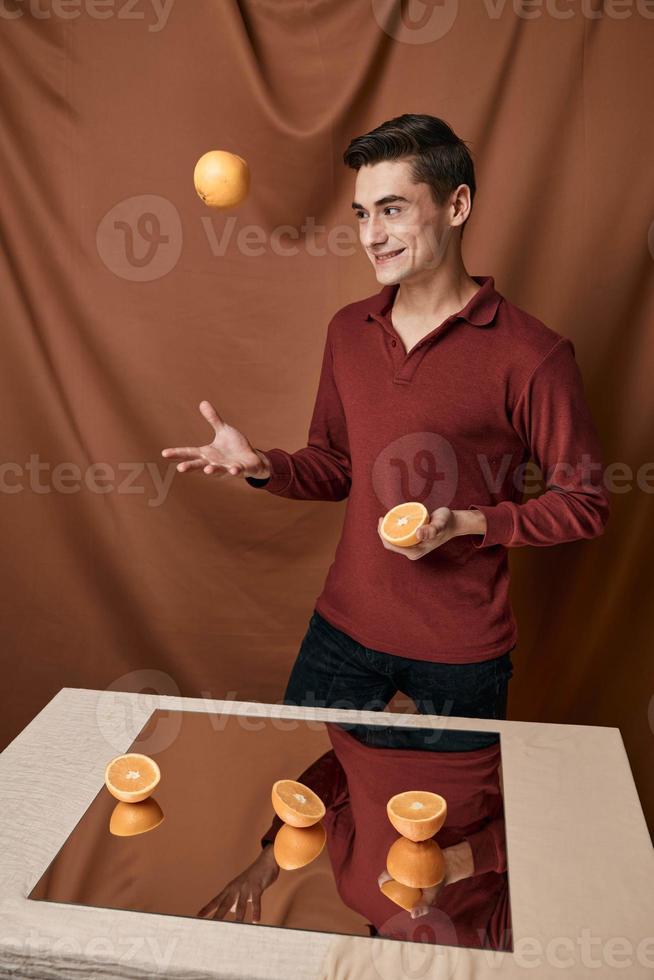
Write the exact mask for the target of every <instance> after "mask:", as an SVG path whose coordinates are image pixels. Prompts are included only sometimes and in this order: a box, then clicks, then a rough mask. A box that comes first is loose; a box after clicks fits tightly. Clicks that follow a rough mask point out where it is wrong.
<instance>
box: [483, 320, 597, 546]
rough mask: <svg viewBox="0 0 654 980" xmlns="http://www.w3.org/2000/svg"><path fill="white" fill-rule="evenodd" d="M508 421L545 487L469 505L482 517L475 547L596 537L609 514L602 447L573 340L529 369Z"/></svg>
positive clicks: (563, 340) (560, 344)
mask: <svg viewBox="0 0 654 980" xmlns="http://www.w3.org/2000/svg"><path fill="white" fill-rule="evenodd" d="M512 424H513V427H514V428H515V430H516V432H517V433H518V435H519V436H520V438H521V439H522V441H523V443H524V445H525V447H526V448H527V449H529V451H530V453H531V456H532V458H533V460H534V461H535V462H536V464H537V465H538V467H539V468H540V470H541V472H542V473H543V476H544V479H545V483H546V487H547V489H546V490H545V492H544V493H542V494H541V495H540V496H539V497H536V498H532V499H530V500H527V501H526V502H524V503H515V502H513V501H509V500H503V501H500V502H499V503H497V504H495V505H494V506H486V505H479V506H478V505H477V504H471V505H470V507H469V508H468V509H473V510H479V511H481V512H482V513H483V514H484V515H485V516H486V522H487V530H486V534H485V535H484V537H483V538H482V539H481V540H479V539H478V538H477V537H476V536H474V535H473V544H474V546H475V547H476V548H485V547H491V546H493V545H498V544H499V545H504V546H505V547H510V548H514V547H520V546H524V545H536V546H547V545H555V544H562V543H564V542H566V541H576V540H578V539H579V538H594V537H597V536H598V535H600V534H602V532H603V530H604V527H605V525H606V522H607V520H608V517H609V511H610V504H609V495H608V492H607V490H606V488H605V487H604V484H603V480H602V473H603V467H602V462H601V447H600V442H599V437H598V435H597V431H596V429H595V425H594V423H593V420H592V417H591V415H590V411H589V409H588V405H587V404H586V400H585V397H584V388H583V380H582V377H581V372H580V370H579V367H578V365H577V362H576V360H575V352H574V346H573V344H572V341H570V340H568V339H567V338H566V337H562V338H561V339H560V340H559V341H558V342H557V343H556V344H555V346H554V347H553V348H552V350H551V351H550V352H549V353H548V354H547V355H546V357H544V358H543V360H542V361H541V362H540V364H539V365H538V367H537V368H536V369H535V370H534V372H533V373H532V375H531V377H530V379H529V380H528V382H527V384H526V385H525V387H524V389H523V391H522V392H521V394H520V396H519V397H518V400H517V403H516V405H515V408H514V410H513V413H512Z"/></svg>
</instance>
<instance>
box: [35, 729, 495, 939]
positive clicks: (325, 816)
mask: <svg viewBox="0 0 654 980" xmlns="http://www.w3.org/2000/svg"><path fill="white" fill-rule="evenodd" d="M173 716H174V725H173V728H174V737H169V733H170V731H171V722H172V721H173ZM129 753H130V755H126V756H125V757H120V760H121V761H120V764H119V765H114V767H113V769H111V770H110V769H109V766H107V772H110V771H111V772H112V773H116V772H119V775H120V778H122V779H124V780H125V781H126V782H124V784H120V780H119V778H118V777H117V776H116V777H115V778H113V779H109V778H108V780H107V782H106V783H105V785H103V786H102V789H101V790H100V792H99V793H98V795H97V796H96V797H95V799H94V800H93V801H92V802H91V804H90V806H89V807H88V809H87V811H86V813H85V814H84V815H83V817H82V819H81V820H80V822H79V823H78V825H77V826H76V827H75V829H74V830H73V832H72V834H71V835H70V837H69V838H68V840H67V841H66V842H65V844H64V845H63V847H62V848H61V850H60V851H59V853H58V854H57V856H56V857H55V859H54V860H53V862H52V863H51V864H50V866H49V867H48V869H47V870H46V871H45V873H44V874H43V876H42V877H41V879H40V880H39V882H38V883H37V884H36V886H35V887H34V889H33V891H32V893H31V894H30V896H29V897H30V898H32V899H39V900H45V901H51V902H66V903H72V904H81V905H91V906H96V907H106V908H120V909H129V910H132V911H140V912H155V913H160V914H171V915H179V916H194V917H201V918H204V919H207V920H211V919H222V920H224V921H241V922H242V921H245V922H253V923H256V924H259V925H268V926H280V927H286V928H295V929H313V930H319V931H327V932H334V933H341V934H348V935H359V936H370V937H376V936H379V937H383V938H385V939H401V940H405V941H407V940H408V941H414V942H427V943H437V944H439V945H453V946H468V947H472V948H482V947H483V948H489V949H496V950H504V951H509V950H511V949H512V942H511V916H510V907H509V889H508V878H507V866H506V843H505V831H504V808H503V801H502V784H501V755H500V739H499V735H497V734H496V733H490V732H463V731H461V732H459V731H453V730H450V729H448V730H440V729H427V728H410V727H405V726H401V725H397V724H392V725H384V724H379V725H378V724H375V725H359V724H357V725H341V724H339V725H336V724H323V723H322V722H317V721H300V720H296V719H292V718H291V719H289V718H284V719H275V718H263V717H260V716H254V715H229V714H221V715H210V714H205V713H195V712H167V711H155V712H154V713H153V714H152V716H151V717H150V719H149V721H148V723H147V724H146V726H145V727H144V729H143V730H142V731H141V733H140V734H139V736H138V737H137V738H136V740H135V741H134V743H133V745H132V746H131V747H130V749H129ZM131 753H140V755H139V756H138V759H139V760H141V761H140V764H139V765H137V764H135V762H134V759H136V758H137V756H131ZM125 760H126V761H125ZM106 761H107V763H112V764H114V763H116V760H110V759H107V760H106ZM150 763H151V764H152V765H151V766H150V768H148V766H149V764H150ZM121 767H122V768H121ZM155 771H156V772H157V773H159V774H160V778H159V775H157V777H156V779H155V780H153V779H152V778H151V774H152V772H155ZM104 776H105V772H99V773H98V785H99V786H100V785H102V782H103V777H104ZM139 779H140V780H141V783H143V785H144V786H145V788H144V789H142V790H140V791H139V792H138V794H137V795H138V801H137V802H131V800H132V799H134V798H135V792H136V790H135V787H136V788H137V789H139V787H140V786H141V783H139ZM148 779H149V783H148ZM144 794H149V795H145V799H143V798H142V797H143V796H144ZM117 797H118V799H117Z"/></svg>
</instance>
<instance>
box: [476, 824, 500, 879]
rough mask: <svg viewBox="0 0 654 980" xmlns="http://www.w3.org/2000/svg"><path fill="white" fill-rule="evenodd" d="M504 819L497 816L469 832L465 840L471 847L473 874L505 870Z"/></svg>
mask: <svg viewBox="0 0 654 980" xmlns="http://www.w3.org/2000/svg"><path fill="white" fill-rule="evenodd" d="M504 831H505V827H504V820H503V819H502V818H501V817H499V818H498V819H497V820H491V822H490V823H489V824H487V825H486V826H485V827H483V828H482V829H481V830H478V831H477V833H475V834H470V836H469V837H466V840H467V841H468V843H469V844H470V847H471V849H472V857H473V861H474V865H475V870H474V874H475V875H482V874H485V873H486V872H487V871H497V872H498V874H499V873H501V872H502V871H506V838H505V836H504Z"/></svg>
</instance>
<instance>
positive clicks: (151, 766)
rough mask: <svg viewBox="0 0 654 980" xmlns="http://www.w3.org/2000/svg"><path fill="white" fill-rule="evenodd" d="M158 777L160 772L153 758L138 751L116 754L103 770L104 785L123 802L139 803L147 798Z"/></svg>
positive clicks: (156, 783) (157, 781) (157, 782)
mask: <svg viewBox="0 0 654 980" xmlns="http://www.w3.org/2000/svg"><path fill="white" fill-rule="evenodd" d="M160 779H161V772H160V770H159V766H158V765H157V763H156V762H155V761H154V759H151V758H150V756H149V755H141V754H140V753H139V752H128V753H127V754H126V755H117V756H116V758H115V759H112V760H111V762H109V763H107V768H106V769H105V772H104V782H105V786H106V787H107V789H108V790H109V792H110V793H111V795H112V796H115V797H116V799H117V800H121V801H122V802H123V803H140V802H141V800H145V799H147V797H148V796H149V795H150V793H152V791H153V790H154V788H155V787H156V786H157V785H158V784H159V780H160Z"/></svg>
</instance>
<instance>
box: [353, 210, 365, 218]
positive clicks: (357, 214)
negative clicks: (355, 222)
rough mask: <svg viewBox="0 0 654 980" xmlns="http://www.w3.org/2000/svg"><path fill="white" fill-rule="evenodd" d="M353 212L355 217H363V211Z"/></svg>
mask: <svg viewBox="0 0 654 980" xmlns="http://www.w3.org/2000/svg"><path fill="white" fill-rule="evenodd" d="M354 214H355V216H356V217H357V218H363V217H365V215H364V213H363V211H355V212H354Z"/></svg>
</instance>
